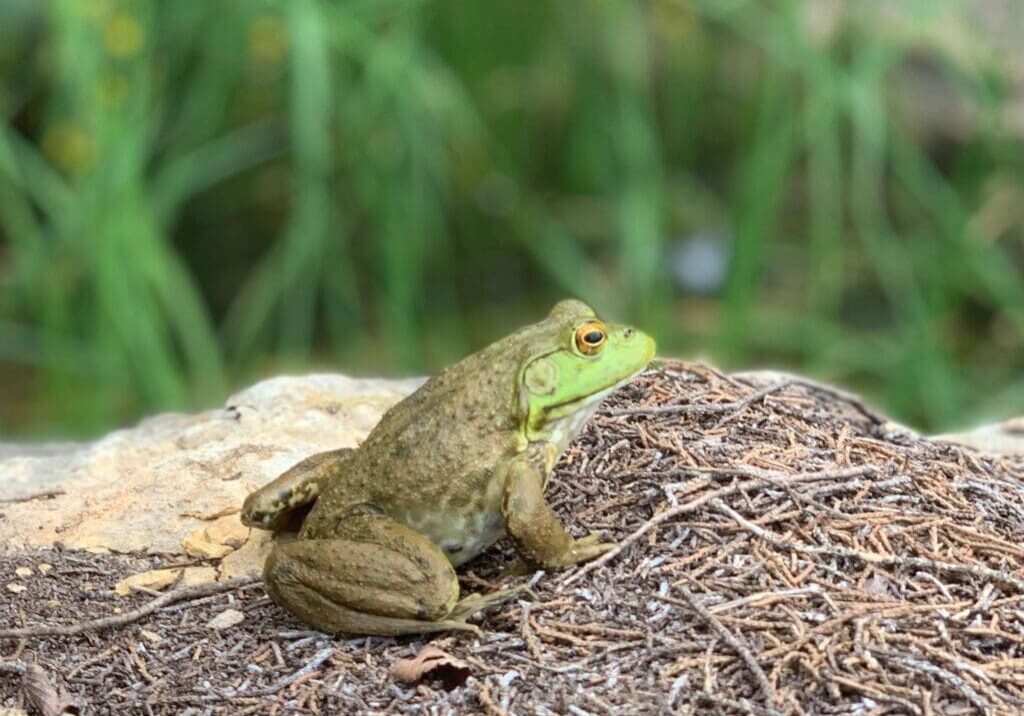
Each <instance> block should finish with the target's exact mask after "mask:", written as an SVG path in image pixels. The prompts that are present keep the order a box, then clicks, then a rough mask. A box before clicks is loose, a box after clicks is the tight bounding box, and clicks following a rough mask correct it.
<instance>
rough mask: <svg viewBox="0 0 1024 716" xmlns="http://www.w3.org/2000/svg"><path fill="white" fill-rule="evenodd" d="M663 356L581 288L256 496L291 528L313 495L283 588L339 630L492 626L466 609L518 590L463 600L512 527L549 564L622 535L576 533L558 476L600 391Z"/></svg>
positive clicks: (280, 524)
mask: <svg viewBox="0 0 1024 716" xmlns="http://www.w3.org/2000/svg"><path fill="white" fill-rule="evenodd" d="M653 355H654V341H653V340H652V339H651V338H650V337H648V336H646V335H645V334H643V333H641V332H640V331H637V330H635V329H633V328H630V327H627V326H621V325H615V324H610V323H603V322H602V321H600V320H598V319H597V317H596V316H595V314H594V312H593V310H591V309H590V308H589V307H588V306H587V305H585V304H583V303H581V302H579V301H575V300H568V301H562V302H561V303H559V304H557V305H556V306H555V307H554V309H553V310H552V311H551V313H550V314H549V315H548V317H547V318H546V319H544V320H543V321H540V322H539V323H535V324H533V325H531V326H527V327H525V328H522V329H520V330H519V331H516V332H515V333H513V334H512V335H510V336H508V337H506V338H504V339H502V340H499V341H498V342H496V343H494V344H492V345H490V346H488V347H487V348H484V349H483V350H481V351H479V352H477V353H474V354H473V355H470V356H468V357H467V358H465V359H463V360H462V361H460V362H459V363H457V364H455V365H453V366H451V367H450V368H448V369H446V370H445V371H443V372H442V373H441V374H439V375H437V376H435V377H433V378H431V379H430V380H428V381H427V382H426V383H425V384H424V385H423V386H422V387H421V388H419V390H417V391H416V392H414V393H413V394H412V395H410V396H409V397H408V398H406V399H405V400H402V401H401V402H399V403H397V404H396V405H394V406H393V407H392V408H391V409H390V410H388V411H387V412H386V413H385V414H384V417H383V418H381V421H380V423H378V425H377V426H376V427H375V428H374V429H373V431H372V432H371V433H370V435H369V436H368V437H367V438H366V441H365V442H363V444H362V445H360V446H359V447H358V448H356V449H343V450H335V451H332V452H326V453H321V454H318V455H314V456H312V457H310V458H308V459H306V460H303V461H302V462H300V463H299V464H298V465H296V466H295V467H293V468H292V469H290V470H288V471H287V472H286V473H284V474H283V475H281V476H280V477H279V478H277V479H276V480H275V481H273V482H271V483H270V484H268V485H267V486H265V487H263V488H262V489H260V490H258V491H257V492H254V493H253V494H252V495H250V496H249V498H248V499H247V500H246V502H245V505H244V507H243V510H242V521H243V522H245V524H247V525H250V526H252V527H259V528H263V529H270V530H281V529H283V528H284V527H285V526H286V525H287V524H288V523H289V522H290V521H294V519H295V517H296V516H297V515H299V516H301V514H302V513H303V511H304V510H307V509H308V514H306V515H305V518H304V519H303V520H302V522H301V528H300V530H299V533H298V537H297V539H294V540H292V541H282V542H279V543H277V544H275V546H274V548H273V551H272V552H271V554H270V556H269V558H268V559H267V563H266V567H265V569H264V575H263V576H264V580H265V582H266V588H267V592H268V593H269V594H270V596H271V597H272V598H273V599H274V601H276V602H277V603H278V604H280V605H281V606H282V607H284V608H285V609H287V610H288V611H290V612H292V613H293V614H295V615H296V616H297V617H299V618H300V619H302V620H304V621H306V622H308V623H310V624H312V625H314V626H315V627H317V628H319V629H322V630H324V631H327V632H331V633H336V632H347V633H354V634H381V635H396V634H415V633H425V632H433V631H442V630H448V629H463V630H476V629H477V628H476V627H475V626H474V625H472V624H469V623H467V622H466V618H467V617H469V616H470V615H471V614H473V613H475V612H477V611H479V610H480V609H481V608H483V607H484V606H487V605H489V604H493V603H495V602H496V601H499V600H500V599H502V598H505V597H506V596H507V595H508V594H509V593H510V592H509V591H506V592H498V593H496V594H492V595H489V596H487V597H481V596H478V595H471V596H469V597H466V598H465V599H463V600H461V601H459V583H458V580H457V579H456V576H455V570H454V567H456V566H458V565H460V564H462V563H463V562H466V561H467V560H469V559H472V558H473V557H474V556H476V555H478V554H480V552H482V551H483V550H485V549H486V548H487V547H489V546H490V545H491V544H493V543H494V542H495V541H496V540H498V539H499V538H500V537H502V536H503V535H505V534H508V535H509V536H510V537H511V539H512V541H513V543H514V544H515V547H516V549H517V551H518V552H519V554H520V556H521V558H522V560H523V561H524V562H525V563H526V564H527V565H530V566H533V567H537V568H543V569H552V568H559V567H565V566H568V565H572V564H577V563H579V562H584V561H586V560H589V559H592V558H594V557H596V556H598V555H600V554H602V553H603V552H605V551H607V550H609V549H611V547H612V546H613V545H611V544H607V543H603V542H600V541H599V539H598V535H590V536H589V537H585V538H583V539H573V538H572V537H571V536H570V535H569V534H568V533H567V532H566V531H565V528H564V527H563V526H562V524H561V523H560V522H559V520H558V518H557V517H556V516H555V514H554V513H553V512H552V510H551V508H550V507H549V506H548V504H547V503H546V502H545V500H544V488H545V486H546V484H547V482H548V478H549V476H550V475H551V471H552V468H553V467H554V465H555V461H556V460H557V459H558V457H559V455H561V454H562V452H563V451H564V450H565V448H566V446H567V445H568V444H569V441H570V440H571V439H572V437H573V436H574V435H575V434H576V433H577V432H578V431H579V430H580V428H582V426H583V424H584V423H585V422H586V421H587V419H588V418H589V417H590V416H591V415H592V414H593V413H594V411H595V410H596V409H597V406H598V403H600V401H601V400H602V399H603V398H604V397H605V396H606V395H608V394H609V393H610V392H612V391H613V390H615V389H616V388H617V387H619V386H620V385H622V384H623V383H625V382H627V381H628V380H629V379H630V378H632V377H633V376H634V375H636V374H637V373H638V372H640V371H641V370H643V369H644V367H645V366H646V365H647V364H648V363H649V362H650V360H651V358H652V357H653ZM311 504H312V508H311V509H309V506H310V505H311Z"/></svg>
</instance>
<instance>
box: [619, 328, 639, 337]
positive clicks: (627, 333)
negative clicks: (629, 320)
mask: <svg viewBox="0 0 1024 716" xmlns="http://www.w3.org/2000/svg"><path fill="white" fill-rule="evenodd" d="M635 333H636V331H634V330H633V329H632V328H627V329H626V330H624V331H623V332H622V335H623V337H625V338H632V337H633V335H634V334H635Z"/></svg>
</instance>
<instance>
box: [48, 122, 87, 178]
mask: <svg viewBox="0 0 1024 716" xmlns="http://www.w3.org/2000/svg"><path fill="white" fill-rule="evenodd" d="M41 144H42V148H43V153H44V154H45V155H46V156H47V157H48V158H49V159H50V161H52V162H53V163H54V164H56V165H57V166H59V167H60V168H62V169H64V170H65V171H67V172H69V173H76V174H80V173H83V172H85V171H87V170H88V169H89V168H91V167H92V164H93V160H94V158H95V156H94V155H95V146H94V143H93V138H92V136H91V135H90V134H89V133H88V132H87V131H85V130H84V129H83V128H82V127H79V126H78V125H76V124H73V123H71V122H69V121H67V120H58V121H56V122H54V123H53V124H51V125H50V126H49V127H47V128H46V130H45V131H44V132H43V138H42V142H41Z"/></svg>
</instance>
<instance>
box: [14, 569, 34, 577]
mask: <svg viewBox="0 0 1024 716" xmlns="http://www.w3.org/2000/svg"><path fill="white" fill-rule="evenodd" d="M14 573H15V574H16V575H18V576H19V577H31V576H32V570H31V569H29V568H28V567H18V568H17V569H16V570H14Z"/></svg>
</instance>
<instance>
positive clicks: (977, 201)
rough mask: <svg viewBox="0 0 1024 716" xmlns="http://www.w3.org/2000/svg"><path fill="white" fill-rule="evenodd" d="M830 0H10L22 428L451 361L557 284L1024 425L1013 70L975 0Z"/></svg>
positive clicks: (929, 418) (704, 341) (772, 353)
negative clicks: (341, 374)
mask: <svg viewBox="0 0 1024 716" xmlns="http://www.w3.org/2000/svg"><path fill="white" fill-rule="evenodd" d="M830 8H831V10H830ZM835 8H836V3H832V2H828V1H827V0H777V1H767V0H765V1H755V0H692V1H690V0H651V1H650V2H626V1H618V0H615V1H613V0H585V1H581V2H579V3H563V2H554V1H551V2H542V1H538V2H533V3H528V4H527V3H520V2H493V3H479V2H473V1H471V0H454V1H452V2H441V1H437V2H426V1H417V0H348V1H347V2H330V1H328V0H288V1H287V2H285V1H284V0H278V1H276V2H271V1H269V0H263V1H253V2H244V3H239V2H229V1H228V0H180V1H178V2H169V1H167V2H157V1H155V0H149V1H145V0H139V1H137V2H128V1H118V0H51V1H50V2H45V3H37V2H35V1H34V0H0V113H2V116H3V122H2V124H0V241H2V243H0V381H2V382H0V384H2V386H3V395H2V396H0V435H4V434H6V435H15V436H33V435H53V434H60V435H86V434H95V433H98V432H100V431H102V430H104V429H107V428H109V427H112V426H115V425H118V424H122V423H124V422H125V421H127V420H131V419H134V418H136V417H138V416H140V415H144V414H146V413H148V412H152V411H156V410H164V409H179V408H190V407H195V406H202V405H213V404H217V403H218V402H220V401H221V400H223V399H224V397H226V395H227V392H228V391H229V389H230V388H232V387H237V386H240V385H243V384H245V382H247V381H250V380H253V379H255V378H256V377H258V376H260V375H265V374H268V373H273V372H277V371H284V370H291V371H298V370H309V369H311V368H312V367H319V368H330V369H338V370H344V371H349V372H361V373H374V374H382V373H383V374H400V373H408V372H417V371H431V370H436V369H438V368H439V367H440V366H443V365H444V364H445V363H447V362H450V361H452V360H454V359H457V358H458V357H459V356H461V355H463V354H465V353H466V352H468V351H469V350H472V349H473V348H475V347H479V346H480V345H482V344H484V343H486V342H487V341H489V340H491V339H494V338H496V337H498V336H500V335H503V334H505V333H507V332H508V331H509V330H511V329H512V328H513V327H515V326H516V325H519V324H520V323H522V322H525V321H527V320H531V319H533V318H536V317H537V316H539V315H541V314H542V313H543V312H544V311H545V310H546V309H547V307H548V306H549V305H550V303H551V302H553V301H554V300H556V299H558V298H560V297H563V296H566V295H576V296H579V297H581V298H583V299H585V300H588V301H589V302H591V303H592V304H594V305H595V306H596V307H597V308H598V309H599V310H600V311H602V312H604V313H606V314H609V315H611V316H614V317H616V318H619V319H624V320H629V321H632V322H635V323H637V324H638V325H642V326H644V327H645V328H647V329H649V330H650V331H651V332H653V333H654V334H655V335H656V336H657V337H658V339H659V344H660V349H661V352H662V353H663V354H677V355H688V356H693V355H700V356H706V357H709V358H711V359H713V360H715V361H717V362H719V363H722V364H724V365H726V366H728V367H734V368H735V367H760V366H766V365H768V366H785V367H791V368H795V369H798V370H802V371H804V372H808V373H811V374H813V375H815V376H818V377H820V378H823V379H827V380H834V381H838V382H841V383H844V384H846V385H850V386H853V387H854V388H857V389H859V390H862V391H864V392H865V393H866V394H867V395H869V396H870V397H871V398H872V399H873V400H874V401H875V402H877V403H879V404H881V405H882V406H884V407H885V408H886V409H888V410H889V411H891V412H892V413H893V414H894V415H895V416H896V417H898V418H900V419H902V420H905V421H907V422H910V423H912V424H914V425H916V426H919V427H923V428H928V429H936V430H937V429H946V428H951V427H956V426H961V425H965V424H969V423H972V422H975V421H977V420H979V419H983V418H993V417H998V416H1001V415H1009V414H1012V413H1021V412H1024V268H1022V267H1024V210H1022V208H1021V207H1022V206H1024V171H1022V170H1024V146H1022V131H1021V123H1020V122H1018V123H1017V124H1016V125H1014V123H1013V122H1012V121H1011V119H1012V112H1011V111H1010V108H1012V106H1013V102H1014V101H1019V100H1020V97H1019V96H1018V97H1015V96H1014V94H1013V92H1014V91H1015V87H1014V77H1019V76H1020V75H1021V74H1022V73H1024V70H1022V68H1021V67H1020V66H1019V65H1017V66H1013V65H1008V64H1007V62H1006V61H1005V57H1003V56H1001V54H1000V49H999V47H998V46H997V45H995V44H994V43H991V42H990V38H989V37H987V36H986V34H985V32H986V31H985V30H984V29H981V30H979V29H978V28H976V27H973V26H972V22H971V19H972V15H971V14H970V13H969V12H967V11H968V10H970V7H969V5H968V4H965V3H962V2H956V1H954V0H942V1H939V2H924V1H923V0H922V1H917V0H915V2H908V3H906V4H904V6H903V8H902V13H903V14H902V21H899V18H894V17H888V16H886V15H885V14H884V13H880V10H879V8H880V4H879V3H878V2H877V1H876V0H871V1H870V2H868V1H865V2H864V3H857V4H852V3H851V4H848V5H846V6H845V7H844V11H843V13H842V15H843V16H842V17H841V18H840V19H835V18H832V17H831V16H830V15H829V12H831V11H834V10H835ZM965 13H966V14H965ZM1011 19H1012V21H1013V22H1016V23H1019V25H1018V27H1020V28H1021V29H1024V17H1022V13H1020V12H1015V13H1013V14H1012V17H1011ZM951 28H952V30H953V33H952V35H951V34H950V29H951ZM1011 34H1013V33H1012V28H1011ZM1017 35H1019V33H1017ZM951 37H952V40H951V39H950V38H951ZM1019 59H1020V56H1019V55H1018V60H1019ZM921 88H924V89H923V90H922V89H921ZM1018 91H1019V90H1018ZM920 92H924V94H921V93H920ZM936 97H937V98H938V100H935V98H936ZM965 108H966V109H965ZM709 237H710V238H709ZM695 239H697V240H698V243H699V242H700V241H704V245H705V247H707V246H710V247H711V248H710V250H711V251H712V252H714V251H718V252H720V253H721V254H722V257H721V258H722V261H723V262H724V266H725V270H724V274H723V275H722V276H721V277H720V280H719V278H716V277H715V276H714V273H715V270H714V265H713V263H714V262H712V265H710V266H708V267H707V268H706V269H702V268H701V267H700V266H698V267H697V269H696V270H697V271H698V273H700V272H701V271H705V272H706V274H707V275H706V276H705V277H704V278H706V279H707V283H706V285H704V284H702V285H700V286H695V285H693V284H692V282H691V283H690V284H687V283H686V282H685V281H683V280H681V279H680V276H679V269H678V267H677V263H678V262H679V261H680V260H682V261H684V262H685V261H686V258H685V257H687V256H691V254H687V253H685V252H683V253H681V252H682V250H683V249H684V248H685V247H687V246H692V245H693V244H694V240H695ZM679 256H683V257H684V258H683V259H679V258H678V257H679Z"/></svg>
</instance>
